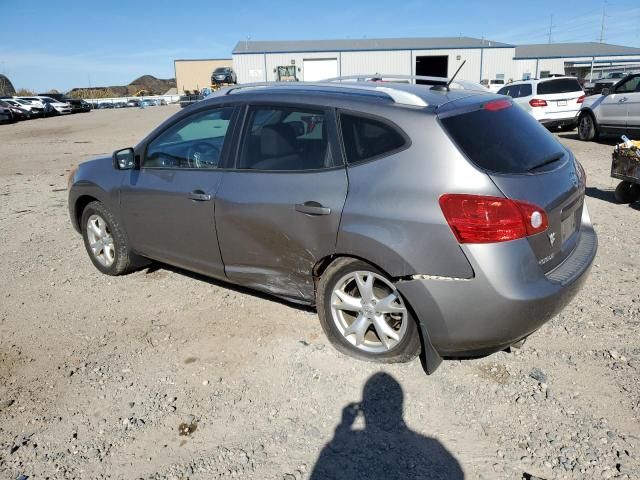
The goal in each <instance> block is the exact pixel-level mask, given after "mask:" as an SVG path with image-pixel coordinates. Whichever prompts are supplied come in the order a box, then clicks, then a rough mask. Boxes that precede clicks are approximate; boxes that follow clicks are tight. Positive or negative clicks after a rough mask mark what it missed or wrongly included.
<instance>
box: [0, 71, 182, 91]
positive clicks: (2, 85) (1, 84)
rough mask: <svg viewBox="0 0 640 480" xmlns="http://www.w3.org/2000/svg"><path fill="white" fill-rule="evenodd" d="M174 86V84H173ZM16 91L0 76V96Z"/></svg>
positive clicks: (9, 81)
mask: <svg viewBox="0 0 640 480" xmlns="http://www.w3.org/2000/svg"><path fill="white" fill-rule="evenodd" d="M174 84H175V82H174ZM15 94H16V89H15V88H13V84H12V83H11V80H9V79H8V78H7V77H5V76H4V75H0V95H15Z"/></svg>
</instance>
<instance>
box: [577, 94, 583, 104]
mask: <svg viewBox="0 0 640 480" xmlns="http://www.w3.org/2000/svg"><path fill="white" fill-rule="evenodd" d="M582 102H584V95H580V96H579V97H578V103H582Z"/></svg>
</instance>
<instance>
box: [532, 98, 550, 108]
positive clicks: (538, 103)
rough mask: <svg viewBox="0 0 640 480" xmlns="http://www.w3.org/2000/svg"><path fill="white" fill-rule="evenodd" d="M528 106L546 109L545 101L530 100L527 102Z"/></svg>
mask: <svg viewBox="0 0 640 480" xmlns="http://www.w3.org/2000/svg"><path fill="white" fill-rule="evenodd" d="M529 105H531V106H532V107H546V106H547V101H546V100H542V99H541V98H532V99H531V100H529Z"/></svg>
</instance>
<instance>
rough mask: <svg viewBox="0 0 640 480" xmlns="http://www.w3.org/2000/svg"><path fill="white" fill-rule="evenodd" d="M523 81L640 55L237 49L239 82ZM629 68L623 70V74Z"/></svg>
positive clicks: (544, 49)
mask: <svg viewBox="0 0 640 480" xmlns="http://www.w3.org/2000/svg"><path fill="white" fill-rule="evenodd" d="M463 61H466V63H465V64H464V66H463V67H462V70H461V71H460V73H459V75H458V77H459V78H460V79H465V80H471V81H475V82H480V81H481V80H483V79H503V80H504V81H505V82H508V81H509V80H519V79H523V78H528V77H532V78H535V77H542V76H547V75H550V74H576V75H577V76H579V77H581V78H582V77H584V75H585V74H586V73H588V71H590V69H591V65H592V63H593V65H594V68H595V69H598V68H599V67H602V66H616V68H617V67H619V68H625V69H628V68H633V67H635V68H638V69H640V48H633V47H623V46H618V45H609V44H603V43H564V44H544V45H520V46H516V45H511V44H507V43H500V42H495V41H491V40H486V39H478V38H470V37H445V38H386V39H345V40H301V41H240V42H238V44H237V45H236V47H235V48H234V50H233V67H234V69H235V71H236V73H237V75H238V82H239V83H249V82H265V81H278V80H283V79H286V80H299V81H317V80H322V79H326V78H331V77H338V76H347V75H358V74H373V73H380V74H395V75H426V76H437V77H448V76H451V75H453V73H454V72H455V71H456V70H457V69H458V67H459V66H460V65H461V64H462V62H463ZM621 65H623V66H624V67H621Z"/></svg>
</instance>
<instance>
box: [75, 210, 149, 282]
mask: <svg viewBox="0 0 640 480" xmlns="http://www.w3.org/2000/svg"><path fill="white" fill-rule="evenodd" d="M89 222H91V223H92V224H94V225H95V227H96V228H95V229H91V231H90V227H89ZM80 226H81V229H82V238H83V240H84V246H85V248H86V249H87V253H88V254H89V258H90V259H91V261H92V262H93V264H94V265H95V267H96V268H97V269H98V270H100V271H101V272H102V273H104V274H105V275H114V276H115V275H123V274H125V273H127V272H129V271H131V270H132V269H133V267H134V260H135V259H136V257H135V256H134V255H132V254H131V252H130V251H129V246H128V242H127V237H126V235H125V234H124V231H123V230H122V227H121V226H120V224H119V223H118V221H117V220H116V219H115V217H114V216H113V215H112V214H111V212H110V211H109V210H108V209H107V207H105V206H104V205H103V204H102V203H101V202H98V201H94V202H91V203H89V204H88V205H87V206H86V207H85V209H84V210H83V211H82V216H81V219H80ZM107 237H108V238H107ZM92 241H93V244H94V245H95V244H96V242H97V241H100V242H101V243H100V244H99V245H98V246H97V247H96V252H95V253H94V249H93V248H92V247H91V245H92V243H91V242H92ZM100 252H103V253H102V254H100Z"/></svg>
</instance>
